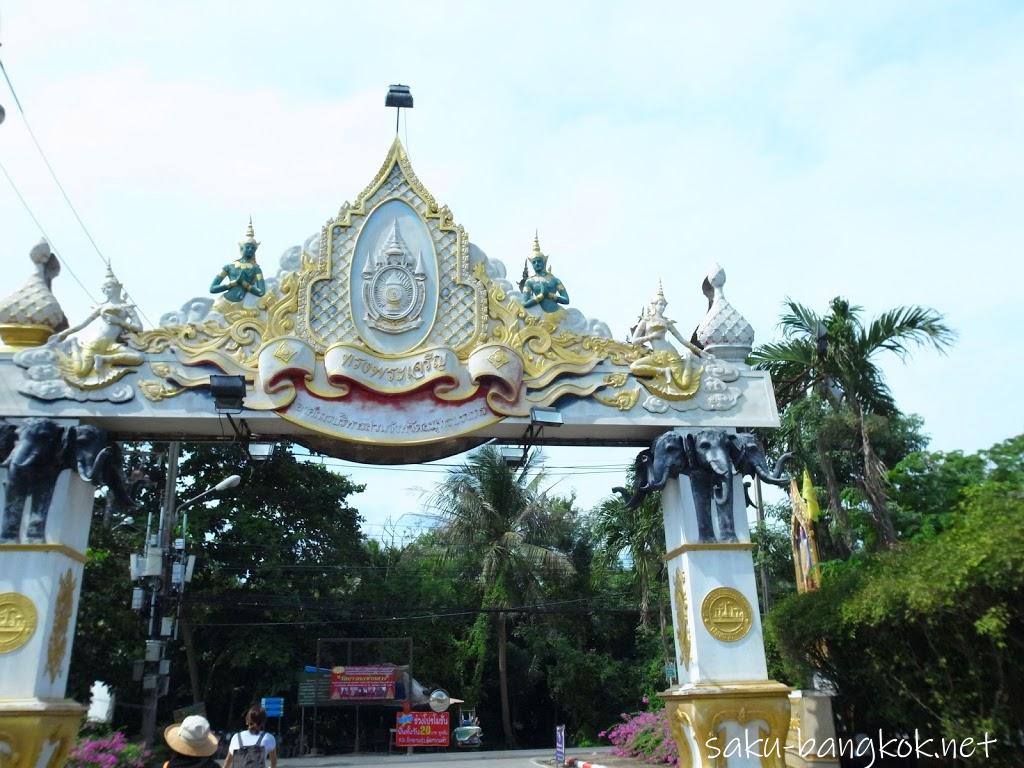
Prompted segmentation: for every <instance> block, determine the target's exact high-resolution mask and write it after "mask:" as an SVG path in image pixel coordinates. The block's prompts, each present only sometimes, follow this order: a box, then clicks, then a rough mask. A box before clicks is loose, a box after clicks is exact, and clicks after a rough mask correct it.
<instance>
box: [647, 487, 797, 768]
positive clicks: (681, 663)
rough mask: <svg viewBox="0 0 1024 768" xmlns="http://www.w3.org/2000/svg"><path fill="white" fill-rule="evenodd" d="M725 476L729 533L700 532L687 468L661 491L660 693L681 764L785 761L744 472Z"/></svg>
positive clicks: (708, 767)
mask: <svg viewBox="0 0 1024 768" xmlns="http://www.w3.org/2000/svg"><path fill="white" fill-rule="evenodd" d="M732 482H733V494H732V501H733V510H732V511H733V514H734V521H735V529H736V539H737V541H734V542H733V541H719V542H701V541H700V537H699V535H698V531H697V516H696V512H695V505H694V499H693V495H692V493H691V486H690V478H689V477H687V476H685V475H680V476H679V477H678V478H672V479H669V481H668V483H667V484H666V486H665V488H664V490H663V491H662V511H663V513H664V518H665V546H666V555H665V558H666V560H667V562H668V576H669V587H670V589H669V592H670V595H671V603H672V627H673V636H674V640H675V648H676V668H677V669H678V670H679V684H678V685H677V686H676V687H674V688H670V689H669V690H667V691H665V692H664V693H663V694H662V697H663V698H664V699H665V703H666V707H667V710H668V715H669V723H670V725H671V727H672V732H673V734H674V736H675V738H676V742H677V744H678V748H679V756H680V759H679V765H680V766H681V768H682V767H684V766H687V767H688V766H700V767H701V768H712V767H715V768H721V767H722V766H728V768H738V767H739V766H744V767H746V766H750V767H751V768H761V767H762V766H769V767H771V768H782V767H783V766H784V765H785V762H784V758H785V745H786V734H787V731H788V729H789V720H790V704H789V698H788V696H789V693H790V690H791V689H790V688H788V687H787V686H785V685H783V684H782V683H778V682H775V681H772V680H769V679H768V670H767V666H766V662H765V654H764V641H763V636H762V631H761V619H760V615H759V612H758V610H757V585H756V582H755V578H754V562H753V556H752V552H751V543H750V531H749V527H748V525H747V516H746V510H745V501H744V500H745V496H744V489H743V481H742V477H741V476H740V475H738V474H737V475H734V476H733V480H732ZM712 506H714V505H712ZM713 517H714V515H713ZM715 526H716V533H718V531H717V526H718V522H717V519H716V520H715ZM762 756H763V759H762Z"/></svg>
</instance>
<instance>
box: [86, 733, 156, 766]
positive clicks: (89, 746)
mask: <svg viewBox="0 0 1024 768" xmlns="http://www.w3.org/2000/svg"><path fill="white" fill-rule="evenodd" d="M150 756H151V755H150V752H149V751H148V750H147V749H146V748H145V747H144V746H143V745H142V744H133V743H131V742H129V741H128V739H127V737H126V736H125V735H124V734H123V733H121V731H115V732H114V733H111V734H109V735H107V736H84V737H82V738H80V739H79V741H78V743H77V744H76V745H75V747H74V749H72V750H71V753H70V754H69V755H68V762H67V768H145V765H146V761H147V760H149V758H150Z"/></svg>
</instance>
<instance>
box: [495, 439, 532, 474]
mask: <svg viewBox="0 0 1024 768" xmlns="http://www.w3.org/2000/svg"><path fill="white" fill-rule="evenodd" d="M498 452H499V453H500V454H501V458H503V459H504V460H505V466H507V467H509V468H511V469H519V467H521V466H523V464H524V463H525V462H526V451H524V450H523V449H522V448H520V447H519V446H518V445H499V446H498Z"/></svg>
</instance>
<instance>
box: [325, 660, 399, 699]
mask: <svg viewBox="0 0 1024 768" xmlns="http://www.w3.org/2000/svg"><path fill="white" fill-rule="evenodd" d="M396 671H397V670H396V668H395V667H335V668H334V669H332V670H331V700H332V701H347V700H351V699H393V698H395V673H396Z"/></svg>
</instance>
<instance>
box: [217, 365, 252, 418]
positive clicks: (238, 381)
mask: <svg viewBox="0 0 1024 768" xmlns="http://www.w3.org/2000/svg"><path fill="white" fill-rule="evenodd" d="M210 394H211V395H213V407H214V408H215V409H216V410H217V413H241V411H242V405H243V403H242V401H243V400H244V399H245V377H243V376H223V375H220V374H212V375H211V376H210Z"/></svg>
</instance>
